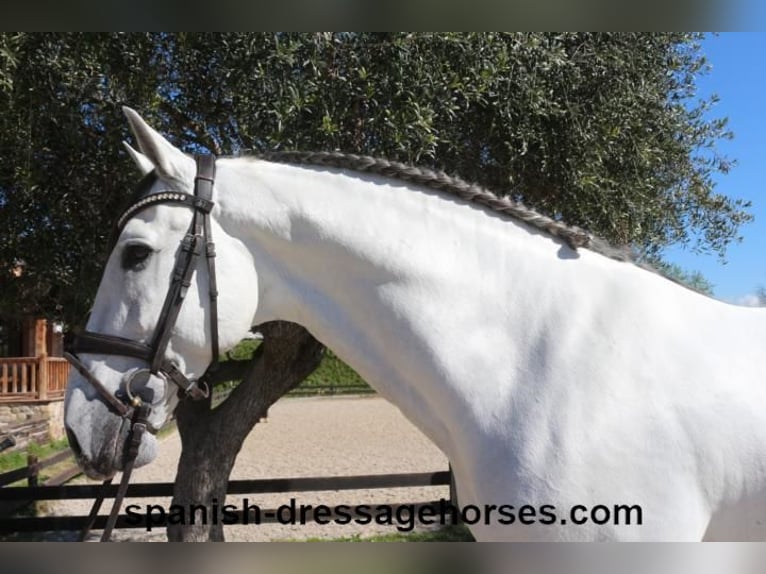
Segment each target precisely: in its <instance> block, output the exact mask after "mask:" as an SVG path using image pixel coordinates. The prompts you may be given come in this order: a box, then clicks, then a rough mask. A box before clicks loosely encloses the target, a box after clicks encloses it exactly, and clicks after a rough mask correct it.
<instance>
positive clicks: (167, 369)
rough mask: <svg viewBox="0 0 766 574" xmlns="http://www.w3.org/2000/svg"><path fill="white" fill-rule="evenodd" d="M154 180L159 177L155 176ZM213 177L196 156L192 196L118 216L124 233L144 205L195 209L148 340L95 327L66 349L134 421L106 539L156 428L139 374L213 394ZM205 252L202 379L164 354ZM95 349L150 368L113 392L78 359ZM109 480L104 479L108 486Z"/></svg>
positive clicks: (211, 163)
mask: <svg viewBox="0 0 766 574" xmlns="http://www.w3.org/2000/svg"><path fill="white" fill-rule="evenodd" d="M155 179H156V178H155ZM214 180H215V156H212V155H199V156H197V175H196V177H195V179H194V195H189V194H188V193H183V192H178V191H173V190H166V191H159V192H155V193H151V194H149V195H144V196H143V197H141V198H139V199H138V200H137V201H136V202H135V203H133V204H132V205H131V206H130V207H129V208H128V209H127V210H125V212H124V213H123V214H122V216H121V217H120V218H119V219H118V220H117V235H119V233H120V232H121V231H122V229H123V228H124V227H125V225H126V224H127V222H128V221H129V220H130V219H131V218H133V217H134V216H135V215H136V214H138V213H140V212H141V211H143V210H144V209H147V208H149V207H152V206H154V205H158V204H163V203H165V204H167V203H171V204H178V205H185V206H188V207H191V208H192V209H193V210H194V212H193V215H192V221H191V224H190V225H189V229H188V231H187V232H186V235H185V236H184V238H183V240H182V241H181V248H180V250H179V252H178V254H177V256H176V262H175V266H174V267H173V273H172V276H171V281H170V287H169V289H168V293H167V295H166V296H165V302H164V304H163V306H162V311H161V312H160V316H159V319H158V321H157V327H156V328H155V331H154V334H153V336H152V338H151V340H150V341H149V342H142V341H134V340H132V339H126V338H123V337H117V336H114V335H105V334H102V333H94V332H91V331H83V332H80V333H78V334H77V335H75V337H74V338H73V340H72V343H71V344H70V345H69V346H68V347H67V351H66V352H65V353H64V357H66V359H67V360H68V361H69V362H70V363H71V364H72V366H74V368H75V369H77V371H78V372H79V373H80V374H81V375H82V376H83V377H84V378H85V380H86V381H88V382H89V383H90V384H91V385H92V386H93V387H94V388H95V389H96V391H97V392H98V394H99V396H100V398H101V399H102V400H103V401H104V402H105V403H106V404H107V406H108V407H109V408H110V409H111V410H113V411H114V412H116V413H117V414H118V415H119V416H121V417H123V418H124V419H129V420H130V421H131V427H130V433H129V435H128V438H127V440H126V447H125V449H124V457H125V460H124V464H123V475H122V483H121V484H120V488H119V489H118V492H117V496H116V497H115V501H114V506H113V508H112V513H111V514H110V516H109V520H108V521H107V527H106V528H105V529H104V534H103V536H102V538H101V540H102V541H104V540H108V539H109V535H110V533H111V530H112V528H113V527H114V523H115V522H116V519H117V513H118V512H119V506H120V505H121V503H122V498H123V497H124V495H125V491H127V485H128V482H129V480H130V473H131V471H132V469H133V463H134V462H135V459H136V457H137V456H138V447H139V446H140V444H141V437H142V436H143V433H144V432H146V431H147V430H150V431H151V430H152V429H151V428H150V427H149V426H148V424H147V422H148V418H149V415H150V414H151V404H148V403H146V402H145V401H144V400H143V399H142V397H141V396H140V393H139V392H138V391H134V390H133V389H132V388H131V386H132V385H133V383H134V382H135V381H137V380H138V379H139V378H140V377H143V376H146V374H147V372H148V373H149V374H151V375H156V376H159V377H160V378H161V379H162V380H163V381H164V382H165V384H166V385H167V382H168V381H170V382H171V383H173V384H175V385H176V386H177V387H178V391H179V394H182V395H184V396H188V397H190V398H192V399H194V400H200V399H205V398H207V397H208V396H209V386H208V384H207V382H206V377H207V375H208V374H209V373H211V372H212V371H214V370H215V369H216V368H217V367H218V354H219V349H218V290H217V282H216V275H215V244H214V243H213V239H212V234H211V224H210V212H211V211H212V210H213V207H214V205H215V203H214V202H213V200H212V197H213V182H214ZM203 251H204V253H205V259H206V261H207V269H208V283H209V297H210V332H211V350H212V353H213V359H212V362H211V364H210V365H209V366H208V368H207V370H206V372H205V374H204V375H203V376H202V377H201V378H200V379H198V380H192V379H190V378H189V377H187V376H186V375H185V374H184V373H182V372H181V371H180V370H179V369H178V367H177V366H176V365H175V363H173V362H172V361H171V360H169V359H168V358H166V357H165V351H166V350H167V346H168V342H169V341H170V336H171V334H172V332H173V327H174V326H175V324H176V320H177V319H178V314H179V312H180V311H181V305H182V304H183V302H184V298H185V297H186V292H187V291H188V289H189V286H190V285H191V281H192V277H193V275H194V270H195V269H196V267H197V260H198V258H199V257H200V256H201V255H202V253H203ZM80 353H93V354H99V355H120V356H124V357H134V358H136V359H141V360H142V361H144V362H146V363H147V364H148V366H149V367H148V369H139V370H137V371H135V372H133V373H132V374H131V375H130V376H129V377H128V378H127V380H126V381H125V384H124V390H118V391H117V393H115V394H112V393H111V392H110V391H109V390H108V389H107V388H106V386H105V385H104V384H103V383H102V382H101V381H99V380H98V378H97V377H96V376H95V375H93V373H91V372H90V371H89V370H88V368H87V367H86V366H85V364H84V363H83V362H82V361H81V360H80V358H79V356H78V354H80ZM110 482H111V479H109V480H107V481H105V484H109V483H110ZM102 501H103V497H101V498H100V499H97V500H96V503H95V504H94V507H93V509H92V510H91V517H90V524H89V525H88V526H87V527H86V529H85V530H84V531H83V533H82V538H83V539H84V538H85V536H86V535H87V532H88V531H89V530H90V528H91V527H92V524H93V521H94V520H95V517H96V514H97V513H98V509H99V508H100V506H101V502H102Z"/></svg>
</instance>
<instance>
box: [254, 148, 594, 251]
mask: <svg viewBox="0 0 766 574" xmlns="http://www.w3.org/2000/svg"><path fill="white" fill-rule="evenodd" d="M255 157H257V158H259V159H263V160H266V161H272V162H277V163H287V164H297V165H313V166H321V167H333V168H339V169H350V170H354V171H357V172H362V173H374V174H376V175H382V176H385V177H391V178H394V179H399V180H402V181H407V182H412V183H416V184H418V185H423V186H425V187H429V188H431V189H435V190H438V191H441V192H444V193H449V194H451V195H454V196H457V197H459V198H460V199H463V200H465V201H468V202H471V203H477V204H479V205H482V206H484V207H487V208H489V209H491V210H492V211H496V212H498V213H503V214H505V215H509V216H511V217H513V218H515V219H518V220H520V221H523V222H524V223H527V224H529V225H531V226H532V227H535V228H537V229H540V230H542V231H545V232H547V233H548V234H550V235H552V236H554V237H558V238H559V239H561V240H563V241H565V242H566V243H568V244H569V246H570V247H571V248H572V249H575V250H576V249H577V248H578V247H589V248H593V247H594V238H593V237H591V235H590V234H588V233H587V232H585V231H583V230H582V229H580V228H578V227H574V226H571V225H567V224H565V223H562V222H560V221H556V220H555V219H551V218H550V217H547V216H545V215H542V214H540V213H537V212H536V211H534V210H532V209H530V208H528V207H526V206H525V205H523V204H522V203H519V202H517V201H513V200H511V199H508V198H507V197H498V196H497V195H495V194H494V193H492V192H491V191H489V190H488V189H485V188H484V187H481V186H480V185H477V184H475V183H468V182H466V181H464V180H462V179H460V178H459V177H454V176H451V175H447V174H446V173H444V172H442V171H436V170H431V169H425V168H421V167H413V166H410V165H407V164H404V163H400V162H397V161H389V160H386V159H381V158H376V157H370V156H366V155H355V154H350V153H343V152H334V151H330V152H303V151H274V152H265V153H261V154H258V155H257V156H255Z"/></svg>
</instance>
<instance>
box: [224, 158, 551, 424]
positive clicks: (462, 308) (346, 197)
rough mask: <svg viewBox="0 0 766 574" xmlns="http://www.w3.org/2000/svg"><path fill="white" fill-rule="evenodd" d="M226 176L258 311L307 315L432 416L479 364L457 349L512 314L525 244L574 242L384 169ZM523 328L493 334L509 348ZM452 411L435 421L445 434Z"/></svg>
mask: <svg viewBox="0 0 766 574" xmlns="http://www.w3.org/2000/svg"><path fill="white" fill-rule="evenodd" d="M218 183H219V189H220V190H221V193H220V199H219V200H218V201H219V205H220V209H221V213H220V215H219V218H220V219H221V224H222V225H223V226H224V228H227V230H228V232H229V233H230V234H232V235H236V236H237V237H239V238H240V240H241V241H243V242H244V243H245V244H246V245H247V246H248V248H249V249H250V251H251V253H252V255H253V260H254V264H255V266H256V269H257V272H258V282H259V285H258V292H259V302H258V312H257V314H256V317H255V318H254V324H258V323H261V322H264V321H269V320H279V319H281V320H288V321H293V322H296V323H299V324H301V325H303V326H304V327H306V328H307V329H308V330H309V331H310V332H311V333H312V334H313V335H314V336H316V337H317V338H318V339H319V340H321V341H322V342H323V343H325V344H326V345H327V346H329V347H330V348H332V349H333V351H335V352H336V353H337V354H338V355H339V356H340V357H341V358H342V359H343V360H345V361H346V362H347V363H348V364H350V365H351V366H352V367H353V368H354V369H355V370H357V371H358V372H359V373H360V374H361V375H362V377H363V378H365V379H366V380H367V381H368V382H369V383H370V384H371V385H372V386H373V387H375V388H376V389H377V390H378V391H379V392H381V394H383V395H384V396H386V397H387V398H389V399H390V400H392V401H393V402H394V403H396V404H397V405H398V406H400V408H402V410H405V409H410V410H411V411H412V412H410V413H405V414H408V416H410V418H411V419H415V420H417V419H420V421H421V422H422V421H423V420H424V419H427V418H428V416H427V415H426V414H425V412H426V411H429V410H432V409H431V408H430V407H429V403H430V402H431V401H433V400H434V399H436V400H440V401H443V402H446V403H449V404H454V403H455V402H459V400H460V399H459V398H458V397H459V396H460V395H461V394H462V391H461V389H460V388H459V386H460V385H461V384H466V382H467V381H469V380H470V379H471V378H472V377H471V376H468V373H467V372H466V369H472V368H473V366H472V365H471V364H460V365H456V364H453V363H452V362H451V361H452V360H453V358H455V357H457V356H458V355H459V353H458V351H459V349H458V348H457V346H462V345H464V344H465V333H470V332H472V329H473V328H474V327H475V326H476V325H478V324H485V325H486V324H488V325H490V327H494V328H495V331H497V332H500V331H503V330H504V328H505V325H506V323H508V322H509V320H510V317H509V311H508V310H509V309H510V308H511V307H512V303H513V298H514V296H512V294H511V293H509V292H508V289H509V281H508V280H507V278H508V277H513V276H514V275H515V274H516V270H515V269H514V265H515V264H516V263H515V262H516V261H518V260H520V259H521V258H520V257H514V256H513V253H512V252H513V251H514V249H517V250H518V249H523V250H524V252H525V253H526V254H527V255H530V254H533V253H534V252H535V251H536V250H537V251H540V250H541V249H543V250H547V251H549V252H551V251H552V252H553V254H554V257H555V253H556V251H557V250H558V249H560V248H561V245H559V244H556V243H555V242H553V241H551V239H550V238H548V237H541V236H539V235H538V234H536V233H535V232H531V231H529V230H526V229H524V228H522V227H521V226H520V225H517V224H515V223H513V222H508V221H506V220H504V219H501V218H499V217H497V216H495V215H492V214H489V213H487V212H486V211H484V210H483V209H477V208H472V207H468V206H465V205H462V204H461V203H459V202H455V201H453V200H450V199H446V198H444V197H441V196H439V194H438V193H437V192H433V191H429V190H425V189H416V190H413V189H410V188H408V187H407V185H406V184H401V183H398V182H396V181H391V180H385V179H382V178H378V177H369V176H362V175H358V174H346V173H342V172H340V171H329V170H320V169H311V168H298V167H294V166H286V165H280V164H272V163H267V162H262V161H255V160H229V161H228V162H226V163H222V165H221V167H220V169H219V175H218ZM521 271H522V272H523V271H524V270H521ZM513 287H514V290H515V293H516V295H515V296H516V297H518V296H519V295H520V294H521V293H522V288H521V287H520V286H519V285H514V286H513ZM528 289H529V290H530V292H532V291H534V289H535V286H534V285H530V286H529V287H528ZM467 297H469V298H478V299H483V300H484V301H485V302H486V301H497V302H498V303H497V305H498V309H493V305H492V304H483V305H476V304H475V303H474V302H470V300H469V302H467V301H466V299H467ZM518 324H523V323H521V322H519V323H518ZM510 337H511V334H510V333H509V334H503V335H502V340H500V341H492V344H493V345H498V344H499V345H501V346H502V345H506V348H507V347H508V346H510V342H511V339H510ZM478 342H479V341H478V340H477V343H478ZM455 360H457V359H455ZM455 408H456V410H457V406H456V407H455ZM442 410H443V409H442ZM439 424H441V423H439V421H436V420H433V419H432V420H430V422H425V423H423V426H422V428H423V427H430V429H431V430H432V431H433V432H427V434H429V435H432V436H433V435H434V434H437V433H438V432H439V430H440V429H438V428H437V427H438V426H439ZM423 430H427V429H426V428H423ZM442 434H443V435H445V436H446V435H448V434H449V433H442Z"/></svg>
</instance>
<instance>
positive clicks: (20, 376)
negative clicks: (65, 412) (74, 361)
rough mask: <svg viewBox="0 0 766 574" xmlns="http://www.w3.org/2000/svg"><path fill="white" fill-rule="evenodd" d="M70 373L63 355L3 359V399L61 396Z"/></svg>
mask: <svg viewBox="0 0 766 574" xmlns="http://www.w3.org/2000/svg"><path fill="white" fill-rule="evenodd" d="M68 373H69V365H68V363H67V361H66V359H62V358H61V357H3V358H0V402H16V401H19V402H21V401H35V400H57V399H60V398H62V397H63V396H64V391H65V390H66V383H67V376H68Z"/></svg>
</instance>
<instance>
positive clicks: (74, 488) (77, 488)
mask: <svg viewBox="0 0 766 574" xmlns="http://www.w3.org/2000/svg"><path fill="white" fill-rule="evenodd" d="M64 454H66V455H68V454H69V452H68V451H66V452H65V453H64ZM62 456H63V455H62V454H59V455H56V457H54V458H59V457H62ZM60 460H61V459H59V461H60ZM43 464H49V463H47V461H43V462H36V463H35V464H34V465H30V466H28V467H25V468H22V469H17V470H15V471H11V472H10V473H5V474H2V475H0V485H2V484H9V480H10V479H11V478H12V479H13V481H17V480H21V479H24V478H28V479H29V478H30V477H31V476H33V474H34V473H39V469H40V468H42V466H43ZM67 472H71V470H68V471H64V473H60V474H59V477H63V476H65V473H67ZM59 477H54V478H51V479H50V480H48V481H47V482H46V483H45V485H44V486H38V485H37V484H36V483H33V482H31V481H30V486H26V487H5V488H0V504H8V503H10V504H14V505H16V506H18V505H19V504H25V503H28V502H29V501H36V500H73V499H87V498H96V497H97V496H99V495H100V494H102V492H103V493H104V494H105V496H106V497H107V498H114V496H115V495H116V493H117V488H118V486H117V485H116V484H112V485H109V486H103V485H90V484H78V485H71V486H64V485H54V484H52V483H54V482H55V480H58V478H59ZM70 478H71V476H69V477H68V478H66V480H69V479H70ZM32 484H34V485H33V486H32ZM174 486H175V484H174V483H172V482H150V483H135V484H131V485H130V486H129V487H128V491H127V494H126V498H144V497H158V496H159V497H171V496H173V488H174ZM417 486H449V487H450V495H449V500H455V499H454V482H453V480H452V473H451V471H449V470H445V471H438V472H423V473H409V474H373V475H359V476H331V477H310V478H303V477H301V478H268V479H258V480H230V481H229V483H228V487H227V489H226V493H227V494H281V493H298V492H318V491H328V490H368V489H378V488H405V487H417ZM439 503H440V502H439V501H426V502H411V503H399V504H390V505H388V506H390V507H391V508H392V511H394V512H395V511H396V509H397V508H399V507H404V506H406V507H407V508H408V510H410V511H413V512H417V511H418V510H419V509H420V508H423V507H427V506H430V507H434V508H435V507H436V505H438V504H439ZM348 506H349V513H350V515H351V516H354V517H355V516H356V513H355V511H354V507H353V506H352V505H348ZM254 512H255V511H254V510H250V511H249V512H245V511H243V510H239V511H237V512H236V519H237V522H236V523H238V524H257V523H270V522H272V523H273V522H279V512H278V510H277V509H263V510H261V511H260V513H259V514H258V515H257V518H256V515H255V514H254ZM349 513H344V517H345V516H347V515H348V514H349ZM106 518H107V517H106V516H104V515H100V516H99V517H98V518H97V519H96V522H95V525H94V526H93V528H94V529H95V530H99V529H103V528H104V526H105V524H106ZM131 518H133V517H130V516H128V515H126V514H121V515H120V516H119V518H118V519H117V524H116V527H117V528H146V524H145V523H144V522H143V521H138V522H137V521H135V520H132V519H131ZM152 518H153V522H152V527H162V526H167V522H166V517H165V516H162V517H159V518H158V519H157V521H156V522H155V521H154V520H155V517H154V516H153V517H152ZM305 518H306V520H307V521H308V520H313V519H314V514H313V511H309V512H308V513H307V514H306V516H305ZM328 518H330V519H331V518H333V516H326V515H324V514H323V516H322V519H323V520H326V519H328ZM87 521H88V517H87V516H43V517H26V516H22V517H7V516H6V517H0V534H2V533H14V532H41V531H62V530H67V531H79V530H81V529H82V528H83V527H84V526H85V524H86V523H87Z"/></svg>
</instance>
